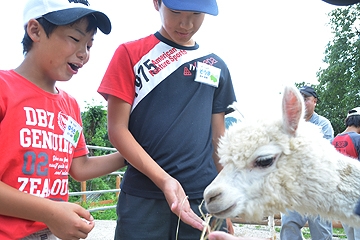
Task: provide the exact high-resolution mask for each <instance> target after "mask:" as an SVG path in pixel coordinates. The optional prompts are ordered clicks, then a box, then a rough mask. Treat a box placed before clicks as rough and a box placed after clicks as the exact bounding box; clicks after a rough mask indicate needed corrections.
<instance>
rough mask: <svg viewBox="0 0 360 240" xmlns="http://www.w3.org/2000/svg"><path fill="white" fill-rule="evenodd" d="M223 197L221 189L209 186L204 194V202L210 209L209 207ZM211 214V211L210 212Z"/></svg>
mask: <svg viewBox="0 0 360 240" xmlns="http://www.w3.org/2000/svg"><path fill="white" fill-rule="evenodd" d="M220 196H221V191H220V189H219V188H211V185H209V186H208V187H207V188H206V189H205V192H204V201H205V206H206V208H208V206H209V205H210V207H211V205H212V204H213V203H214V202H216V200H217V199H218V198H220ZM208 210H209V211H210V209H208ZM210 212H211V211H210Z"/></svg>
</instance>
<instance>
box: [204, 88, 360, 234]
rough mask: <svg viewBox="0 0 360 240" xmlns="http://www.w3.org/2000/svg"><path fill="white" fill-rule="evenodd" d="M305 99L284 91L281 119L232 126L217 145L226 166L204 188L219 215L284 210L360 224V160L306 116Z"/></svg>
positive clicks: (254, 216)
mask: <svg viewBox="0 0 360 240" xmlns="http://www.w3.org/2000/svg"><path fill="white" fill-rule="evenodd" d="M303 109H304V104H303V98H302V96H301V95H300V93H299V92H298V90H297V89H296V88H294V87H286V88H285V91H284V94H283V107H282V110H283V116H282V119H279V120H275V121H269V120H267V119H259V120H257V121H251V122H246V121H245V122H239V123H236V124H233V125H232V126H230V128H229V129H228V130H227V131H226V133H225V135H224V137H222V139H221V141H220V145H219V149H218V154H219V156H220V162H221V164H222V165H223V166H224V168H223V170H222V171H221V172H220V173H219V175H218V176H217V177H216V179H215V180H214V181H213V182H212V183H211V184H210V185H209V186H208V187H207V188H206V190H205V193H204V199H205V203H206V207H207V209H208V210H209V211H210V213H211V214H213V215H214V216H217V217H222V218H226V217H235V216H241V217H242V218H244V219H247V220H260V219H262V218H263V217H264V216H271V215H274V214H276V213H279V212H285V209H292V210H296V211H298V212H300V213H302V214H309V215H314V216H316V215H318V214H319V215H320V216H322V217H323V218H325V219H328V220H338V221H341V222H342V223H346V224H348V225H351V226H355V227H360V217H359V216H357V215H355V214H354V213H353V211H354V209H355V206H356V204H357V202H358V201H359V200H360V162H359V161H357V160H354V159H351V158H349V157H345V156H344V155H343V154H341V153H339V152H338V151H337V150H336V149H335V148H334V147H333V146H332V145H331V144H330V143H329V141H328V140H326V139H324V138H323V135H322V133H321V131H320V129H319V127H318V126H316V125H314V124H312V123H309V122H305V121H304V120H303Z"/></svg>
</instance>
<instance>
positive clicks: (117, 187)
mask: <svg viewBox="0 0 360 240" xmlns="http://www.w3.org/2000/svg"><path fill="white" fill-rule="evenodd" d="M120 183H121V176H120V175H117V176H116V189H120ZM119 194H120V192H116V198H118V197H119Z"/></svg>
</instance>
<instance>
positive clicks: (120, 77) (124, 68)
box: [98, 44, 135, 104]
mask: <svg viewBox="0 0 360 240" xmlns="http://www.w3.org/2000/svg"><path fill="white" fill-rule="evenodd" d="M133 65H134V63H133V62H132V60H131V58H130V55H129V52H128V49H127V48H126V46H125V45H124V44H123V45H120V46H119V47H118V48H117V50H116V51H115V53H114V56H113V57H112V59H111V61H110V64H109V66H108V68H107V70H106V72H105V75H104V77H103V79H102V82H101V84H100V86H99V88H98V92H99V93H100V94H101V95H102V96H103V97H104V98H105V99H106V100H107V98H108V95H112V96H115V97H118V98H120V99H122V100H124V101H125V102H128V103H129V104H132V103H133V100H134V98H135V74H134V71H133Z"/></svg>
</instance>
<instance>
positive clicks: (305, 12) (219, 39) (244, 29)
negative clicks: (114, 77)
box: [0, 0, 335, 118]
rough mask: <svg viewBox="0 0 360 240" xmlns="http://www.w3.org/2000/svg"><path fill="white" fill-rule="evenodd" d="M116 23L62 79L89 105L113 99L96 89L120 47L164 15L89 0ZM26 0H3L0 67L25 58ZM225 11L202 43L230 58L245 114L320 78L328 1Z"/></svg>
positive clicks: (233, 5) (282, 0)
mask: <svg viewBox="0 0 360 240" xmlns="http://www.w3.org/2000/svg"><path fill="white" fill-rule="evenodd" d="M89 2H90V7H92V8H94V9H97V10H100V11H103V12H104V13H105V14H107V15H108V17H109V18H110V20H111V22H112V32H111V33H110V34H109V35H104V34H103V33H102V32H101V31H98V33H97V34H96V36H95V41H94V45H93V47H92V49H91V55H90V61H89V62H88V63H87V64H86V65H85V66H84V67H83V68H82V69H80V70H79V72H78V74H77V75H75V76H74V77H73V78H72V79H71V80H69V81H67V82H61V83H60V82H59V83H58V84H57V86H58V87H59V88H61V89H63V90H65V91H67V92H68V93H70V94H71V95H73V96H74V97H75V98H76V99H77V101H78V102H79V104H80V107H81V109H82V110H84V109H85V106H86V105H87V104H91V105H94V104H96V105H98V104H102V105H104V106H106V101H105V100H104V99H103V98H102V96H101V95H100V94H99V93H97V88H98V86H99V85H100V82H101V79H102V77H103V75H104V73H105V71H106V68H107V65H108V63H109V62H110V60H111V57H112V56H113V53H114V51H115V49H116V48H117V47H118V46H119V45H120V44H121V43H124V42H127V41H132V40H135V39H138V38H142V37H144V36H147V35H150V34H152V33H155V32H156V31H158V30H159V29H160V27H161V22H160V17H159V14H158V12H157V11H156V10H155V9H154V7H153V4H152V1H151V0H89ZM24 4H25V0H17V1H3V2H2V3H0V22H1V30H0V31H1V34H0V69H2V70H7V69H13V68H16V67H17V66H18V65H19V64H20V63H21V62H22V60H23V55H22V44H21V40H22V37H23V34H24V29H23V23H22V8H23V6H24ZM218 6H219V15H218V16H211V15H207V16H206V17H205V21H204V23H203V25H202V27H201V28H200V30H199V32H198V33H197V34H196V35H195V36H194V39H195V40H196V42H197V43H198V44H199V45H200V46H202V47H207V48H210V50H212V51H213V52H214V53H216V54H217V55H218V56H220V57H221V58H222V59H223V60H224V61H225V62H226V63H227V65H228V68H229V70H230V73H231V76H232V81H233V85H234V89H235V94H236V97H237V108H238V110H239V111H240V112H241V113H242V115H244V116H245V118H246V117H251V116H259V115H264V114H267V115H269V116H270V115H272V112H273V111H274V109H279V108H280V106H279V100H280V94H279V93H280V92H282V90H283V88H284V86H285V85H293V84H294V83H295V82H306V83H311V84H317V78H316V72H317V71H318V70H319V69H320V68H324V67H326V65H325V64H324V63H323V59H324V56H325V55H324V52H325V49H326V45H327V43H328V42H329V41H331V39H332V33H331V29H330V27H329V26H328V23H329V20H330V18H329V17H328V13H329V12H330V11H331V10H333V9H335V6H332V5H329V4H327V3H325V2H323V1H321V0H274V1H270V0H257V1H245V0H218Z"/></svg>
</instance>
